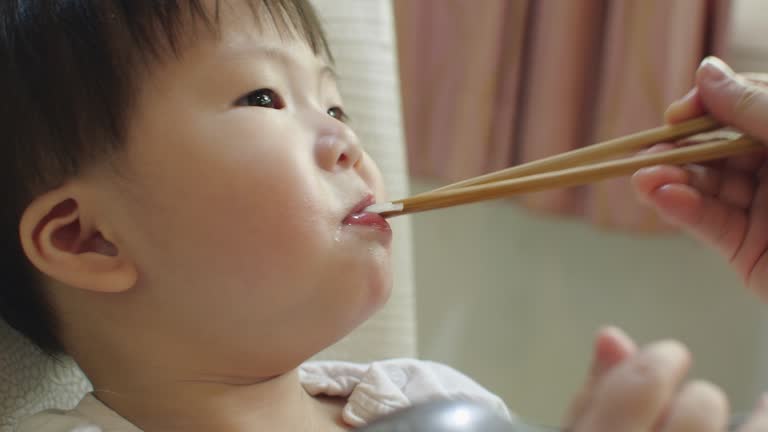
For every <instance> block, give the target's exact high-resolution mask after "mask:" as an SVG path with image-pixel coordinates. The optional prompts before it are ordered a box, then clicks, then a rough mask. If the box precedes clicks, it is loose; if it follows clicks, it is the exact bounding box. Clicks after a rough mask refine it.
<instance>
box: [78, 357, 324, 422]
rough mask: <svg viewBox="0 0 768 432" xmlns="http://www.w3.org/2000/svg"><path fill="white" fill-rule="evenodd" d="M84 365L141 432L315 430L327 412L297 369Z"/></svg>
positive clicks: (107, 399)
mask: <svg viewBox="0 0 768 432" xmlns="http://www.w3.org/2000/svg"><path fill="white" fill-rule="evenodd" d="M102 364H109V363H102ZM84 369H85V371H86V374H88V375H89V377H92V378H91V379H92V382H93V385H94V395H95V396H96V397H97V398H99V399H100V400H101V401H102V402H104V403H105V404H106V405H107V406H109V407H110V408H112V409H113V410H114V411H116V412H117V413H119V414H120V415H121V416H123V417H125V418H126V419H127V420H128V421H130V422H131V423H133V424H134V425H136V426H137V427H138V428H139V429H142V430H143V431H145V432H159V431H162V432H171V431H185V432H196V431H212V430H215V431H222V432H224V431H226V432H240V431H254V430H274V431H280V430H286V431H294V430H302V431H314V430H317V429H318V428H317V427H316V426H317V425H318V424H319V423H320V422H321V414H322V413H323V412H325V413H327V410H326V411H323V410H322V408H321V406H320V404H319V403H318V401H317V400H315V399H314V398H312V397H311V396H309V395H308V394H307V393H306V392H305V391H304V389H303V388H302V386H301V383H300V382H299V377H298V371H297V370H296V369H293V370H290V371H288V372H286V373H284V374H282V375H279V376H275V377H241V376H238V377H231V376H220V375H219V376H217V375H209V374H202V373H197V374H189V373H185V374H183V375H182V374H179V373H178V372H175V371H172V370H167V369H165V370H159V369H154V368H147V369H138V368H137V369H136V371H137V373H131V372H130V371H125V370H124V369H122V370H119V373H117V372H113V373H111V374H110V373H109V371H108V370H100V371H96V370H93V369H91V370H88V369H87V368H85V367H84ZM149 371H152V372H151V373H149ZM326 420H327V419H326Z"/></svg>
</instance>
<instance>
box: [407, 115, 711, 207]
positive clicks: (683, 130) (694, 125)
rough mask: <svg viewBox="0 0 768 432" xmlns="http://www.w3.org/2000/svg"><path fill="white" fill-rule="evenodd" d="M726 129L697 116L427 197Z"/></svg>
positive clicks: (464, 182)
mask: <svg viewBox="0 0 768 432" xmlns="http://www.w3.org/2000/svg"><path fill="white" fill-rule="evenodd" d="M720 127H722V126H721V125H720V124H718V123H717V121H715V120H714V119H713V118H711V117H709V116H702V117H697V118H694V119H691V120H688V121H685V122H682V123H678V124H675V125H664V126H661V127H657V128H654V129H648V130H644V131H641V132H637V133H634V134H631V135H626V136H623V137H620V138H614V139H611V140H608V141H603V142H600V143H597V144H593V145H590V146H587V147H583V148H580V149H577V150H573V151H569V152H566V153H561V154H558V155H554V156H551V157H547V158H544V159H538V160H535V161H532V162H528V163H525V164H521V165H517V166H513V167H511V168H507V169H503V170H501V171H496V172H492V173H489V174H485V175H481V176H478V177H473V178H471V179H467V180H462V181H460V182H457V183H453V184H449V185H447V186H443V187H440V188H438V189H434V190H432V191H429V192H424V193H422V194H420V195H427V194H431V193H433V192H437V191H443V190H449V189H458V188H463V187H467V186H474V185H479V184H484V183H491V182H496V181H499V180H508V179H512V178H517V177H522V176H527V175H531V174H538V173H542V172H546V171H554V170H559V169H563V168H566V167H575V166H578V165H583V164H585V163H591V162H597V161H600V160H605V159H607V158H609V157H612V156H617V155H620V154H623V153H629V152H634V151H638V150H640V149H643V148H645V147H648V146H650V145H651V144H656V143H660V142H664V141H674V140H677V139H680V138H684V137H688V136H691V135H695V134H699V133H703V132H709V131H713V130H715V129H719V128H720Z"/></svg>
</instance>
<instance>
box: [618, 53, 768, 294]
mask: <svg viewBox="0 0 768 432" xmlns="http://www.w3.org/2000/svg"><path fill="white" fill-rule="evenodd" d="M766 83H768V76H760V75H745V76H739V75H736V74H734V73H733V71H732V70H731V69H730V68H729V67H728V66H727V65H726V64H725V63H723V62H722V61H720V60H719V59H717V58H713V57H709V58H707V59H705V60H704V61H703V62H702V64H701V66H700V67H699V70H698V71H697V73H696V86H695V87H694V88H693V90H691V91H690V92H689V93H688V94H687V95H685V96H684V97H683V98H682V99H680V100H679V101H677V102H675V103H673V104H672V105H671V106H670V107H669V108H668V110H667V113H666V121H667V122H668V123H678V122H681V121H683V120H688V119H691V118H694V117H697V116H700V115H703V114H705V113H709V114H710V115H711V116H713V117H714V118H715V119H717V120H718V121H720V122H721V123H723V124H724V125H727V126H732V127H734V128H736V129H739V130H740V131H742V132H744V133H746V134H748V135H750V136H752V137H754V138H756V139H758V140H761V141H764V142H768V87H767V86H766ZM671 146H673V144H659V145H657V146H655V147H653V148H652V149H651V150H650V151H658V150H660V149H666V148H669V147H671ZM767 155H768V151H766V152H763V153H760V154H749V155H743V156H737V157H734V158H730V159H727V160H721V161H717V162H713V163H708V164H694V165H688V166H685V167H677V166H656V167H650V168H645V169H642V170H640V171H638V172H637V173H636V174H635V175H634V177H633V183H634V187H635V190H636V192H637V193H638V195H639V196H640V198H641V199H642V200H643V201H645V202H647V203H649V204H651V205H652V206H653V207H655V208H656V209H657V210H658V211H659V213H660V214H661V215H662V216H663V217H664V218H665V219H667V220H668V221H670V222H672V223H674V224H677V225H679V226H680V227H682V228H683V229H685V230H686V231H688V232H689V233H690V234H692V235H693V236H694V237H696V238H698V239H699V240H701V241H702V242H704V243H705V244H707V245H709V246H711V247H713V248H715V249H716V250H718V251H719V252H720V253H721V254H722V255H723V256H724V257H725V259H726V260H728V262H729V263H730V264H731V266H732V267H733V268H734V269H735V270H736V271H737V272H738V274H739V275H740V276H741V277H742V278H743V279H744V281H745V283H746V284H747V286H749V287H750V288H752V289H754V290H755V291H756V292H758V293H759V294H760V295H761V296H762V298H763V299H765V300H767V301H768V253H766V252H768V173H767V172H766V170H765V169H764V166H765V162H766V156H767Z"/></svg>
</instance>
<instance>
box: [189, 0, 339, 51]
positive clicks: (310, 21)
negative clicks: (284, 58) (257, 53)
mask: <svg viewBox="0 0 768 432" xmlns="http://www.w3.org/2000/svg"><path fill="white" fill-rule="evenodd" d="M203 4H204V9H203V10H202V11H201V13H197V14H196V15H197V16H196V17H195V16H193V18H197V19H196V20H195V21H194V24H193V28H194V29H195V31H194V35H196V36H198V37H199V36H200V34H201V33H202V34H203V35H206V36H208V37H209V38H210V37H213V38H214V39H216V40H217V41H218V42H220V45H221V46H222V47H223V48H225V49H229V50H230V51H233V52H234V53H236V52H237V51H238V50H242V46H248V45H253V43H254V42H257V41H258V42H262V43H261V44H262V45H271V46H272V47H273V48H277V47H280V46H283V47H285V46H291V49H292V50H293V51H298V50H301V49H308V50H310V51H311V52H312V53H313V54H315V55H316V56H318V57H322V58H324V59H325V60H326V61H328V62H331V61H332V59H331V55H330V51H329V49H328V46H327V42H326V40H325V35H324V33H323V31H322V28H321V27H320V23H319V21H318V19H317V17H316V16H315V14H314V10H312V8H311V6H309V4H308V3H307V2H306V1H299V0H205V1H204V3H203ZM265 40H266V41H268V43H267V44H265V43H264V41H265ZM262 51H264V53H265V54H275V53H277V52H279V51H280V50H279V49H266V50H262Z"/></svg>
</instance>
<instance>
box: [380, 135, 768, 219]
mask: <svg viewBox="0 0 768 432" xmlns="http://www.w3.org/2000/svg"><path fill="white" fill-rule="evenodd" d="M666 136H668V135H666ZM666 136H665V137H664V138H661V139H660V141H663V140H666V139H669V138H666ZM682 136H686V135H682ZM682 136H681V135H678V138H680V137H682ZM613 141H614V142H615V141H616V140H613ZM613 146H614V147H621V146H620V145H617V144H613ZM763 148H764V146H763V145H762V144H760V143H759V142H757V141H755V140H754V139H752V138H750V137H747V136H743V135H742V136H741V137H739V138H736V139H733V140H720V141H713V142H707V143H703V144H696V145H691V146H688V147H682V148H678V149H675V150H670V151H665V152H659V153H650V154H643V155H638V156H634V157H630V158H626V159H619V160H612V161H607V162H600V163H596V164H593V165H586V166H576V167H573V168H566V169H562V170H557V171H550V172H542V173H538V174H533V175H530V176H526V177H519V178H512V179H508V180H500V181H495V182H491V183H487V184H476V185H472V186H466V187H461V188H455V189H446V190H437V191H434V192H430V193H426V194H421V195H416V196H413V197H411V198H406V199H402V200H398V201H393V202H392V203H391V206H390V208H389V209H385V210H383V211H379V212H378V213H380V214H381V215H382V216H385V217H392V216H399V215H404V214H409V213H417V212H423V211H427V210H434V209H439V208H445V207H453V206H457V205H461V204H469V203H473V202H478V201H484V200H489V199H494V198H499V197H503V196H510V195H513V194H519V193H524V192H535V191H540V190H544V189H549V188H555V187H571V186H578V185H582V184H587V183H592V182H596V181H599V180H604V179H607V178H611V177H617V176H622V175H628V174H632V173H633V172H635V171H637V170H638V169H640V168H643V167H647V166H652V165H659V164H670V165H679V164H687V163H695V162H703V161H707V160H713V159H720V158H723V157H727V156H733V155H736V154H742V153H749V152H753V151H757V150H760V149H763ZM386 207H387V205H383V206H382V208H386Z"/></svg>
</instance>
